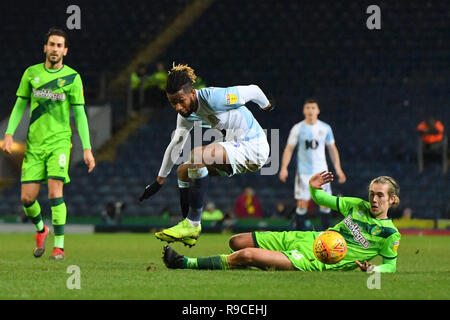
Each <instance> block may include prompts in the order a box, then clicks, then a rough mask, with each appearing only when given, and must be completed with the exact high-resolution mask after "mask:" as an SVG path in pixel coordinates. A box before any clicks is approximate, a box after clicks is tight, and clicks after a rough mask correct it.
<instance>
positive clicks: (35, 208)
mask: <svg viewBox="0 0 450 320" xmlns="http://www.w3.org/2000/svg"><path fill="white" fill-rule="evenodd" d="M23 210H24V211H25V214H26V215H27V217H29V218H30V219H31V222H33V224H34V226H35V227H36V231H38V232H40V231H42V230H44V222H43V221H42V216H41V206H40V205H39V202H37V200H34V201H33V202H32V203H30V204H23Z"/></svg>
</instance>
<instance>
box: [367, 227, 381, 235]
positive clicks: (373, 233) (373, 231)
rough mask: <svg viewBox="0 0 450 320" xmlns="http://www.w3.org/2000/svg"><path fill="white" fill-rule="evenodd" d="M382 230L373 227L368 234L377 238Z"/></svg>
mask: <svg viewBox="0 0 450 320" xmlns="http://www.w3.org/2000/svg"><path fill="white" fill-rule="evenodd" d="M381 231H382V229H381V227H380V226H373V227H372V229H371V230H370V234H371V235H373V236H377V235H379V234H380V233H381Z"/></svg>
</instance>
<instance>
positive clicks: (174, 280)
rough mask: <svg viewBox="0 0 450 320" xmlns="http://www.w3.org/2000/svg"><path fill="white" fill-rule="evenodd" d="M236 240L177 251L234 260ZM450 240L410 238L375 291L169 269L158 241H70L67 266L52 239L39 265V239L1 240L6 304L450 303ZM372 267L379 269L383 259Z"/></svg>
mask: <svg viewBox="0 0 450 320" xmlns="http://www.w3.org/2000/svg"><path fill="white" fill-rule="evenodd" d="M229 237H230V235H229V234H228V235H227V234H202V236H201V237H200V239H199V242H198V244H197V245H196V246H195V247H193V248H188V247H184V246H183V245H181V244H174V245H173V248H175V250H177V251H178V252H179V253H181V254H185V255H188V256H191V257H198V256H208V255H213V254H217V253H228V252H230V250H229V248H228V238H229ZM449 240H450V238H448V237H445V236H428V237H420V236H403V238H402V241H401V243H400V247H399V260H398V267H397V273H395V274H381V275H380V279H379V280H380V282H379V283H380V289H368V287H367V280H368V278H369V277H370V275H369V274H367V273H363V272H361V271H359V270H355V271H351V272H322V273H321V272H309V273H306V272H300V271H261V270H257V269H248V270H227V271H210V270H207V271H204V270H200V271H199V270H168V269H167V268H166V267H165V266H164V264H163V262H162V259H161V256H162V248H163V245H164V243H163V242H160V241H158V240H156V239H155V238H154V236H153V235H152V234H126V233H122V234H92V235H81V234H72V235H71V234H69V235H66V241H65V246H66V254H67V258H66V259H65V260H63V261H52V260H50V259H49V256H50V254H51V251H52V245H53V237H52V236H50V237H49V238H48V240H47V251H46V253H45V254H44V256H43V257H42V258H39V259H36V258H34V257H33V255H32V248H33V246H34V235H33V234H31V233H30V234H1V235H0V288H1V290H0V299H13V300H17V299H32V300H36V299H45V300H47V299H89V300H90V299H102V300H103V299H121V300H122V299H124V300H127V299H133V300H135V299H137V300H141V299H145V300H147V299H152V300H159V299H161V300H174V299H176V300H266V299H270V300H300V299H332V300H335V299H371V300H372V299H390V300H392V299H445V300H447V299H449V298H450V256H449V246H450V244H449ZM373 262H374V263H375V264H379V263H380V262H381V259H380V258H378V257H377V258H376V259H375V260H374V261H373ZM71 265H76V266H78V267H79V270H80V289H68V287H67V280H68V278H69V277H70V276H71V275H72V274H70V273H67V269H68V267H69V266H71ZM148 266H151V268H150V269H149V270H147V267H148ZM269 288H270V290H269Z"/></svg>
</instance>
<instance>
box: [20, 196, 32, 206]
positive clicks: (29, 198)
mask: <svg viewBox="0 0 450 320" xmlns="http://www.w3.org/2000/svg"><path fill="white" fill-rule="evenodd" d="M34 200H36V197H33V196H31V195H28V194H23V195H21V197H20V201H22V204H23V205H24V206H29V205H30V204H32V203H33V202H34Z"/></svg>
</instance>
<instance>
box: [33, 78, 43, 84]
mask: <svg viewBox="0 0 450 320" xmlns="http://www.w3.org/2000/svg"><path fill="white" fill-rule="evenodd" d="M33 81H34V82H35V83H39V82H40V81H41V79H39V77H35V78H34V79H33Z"/></svg>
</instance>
